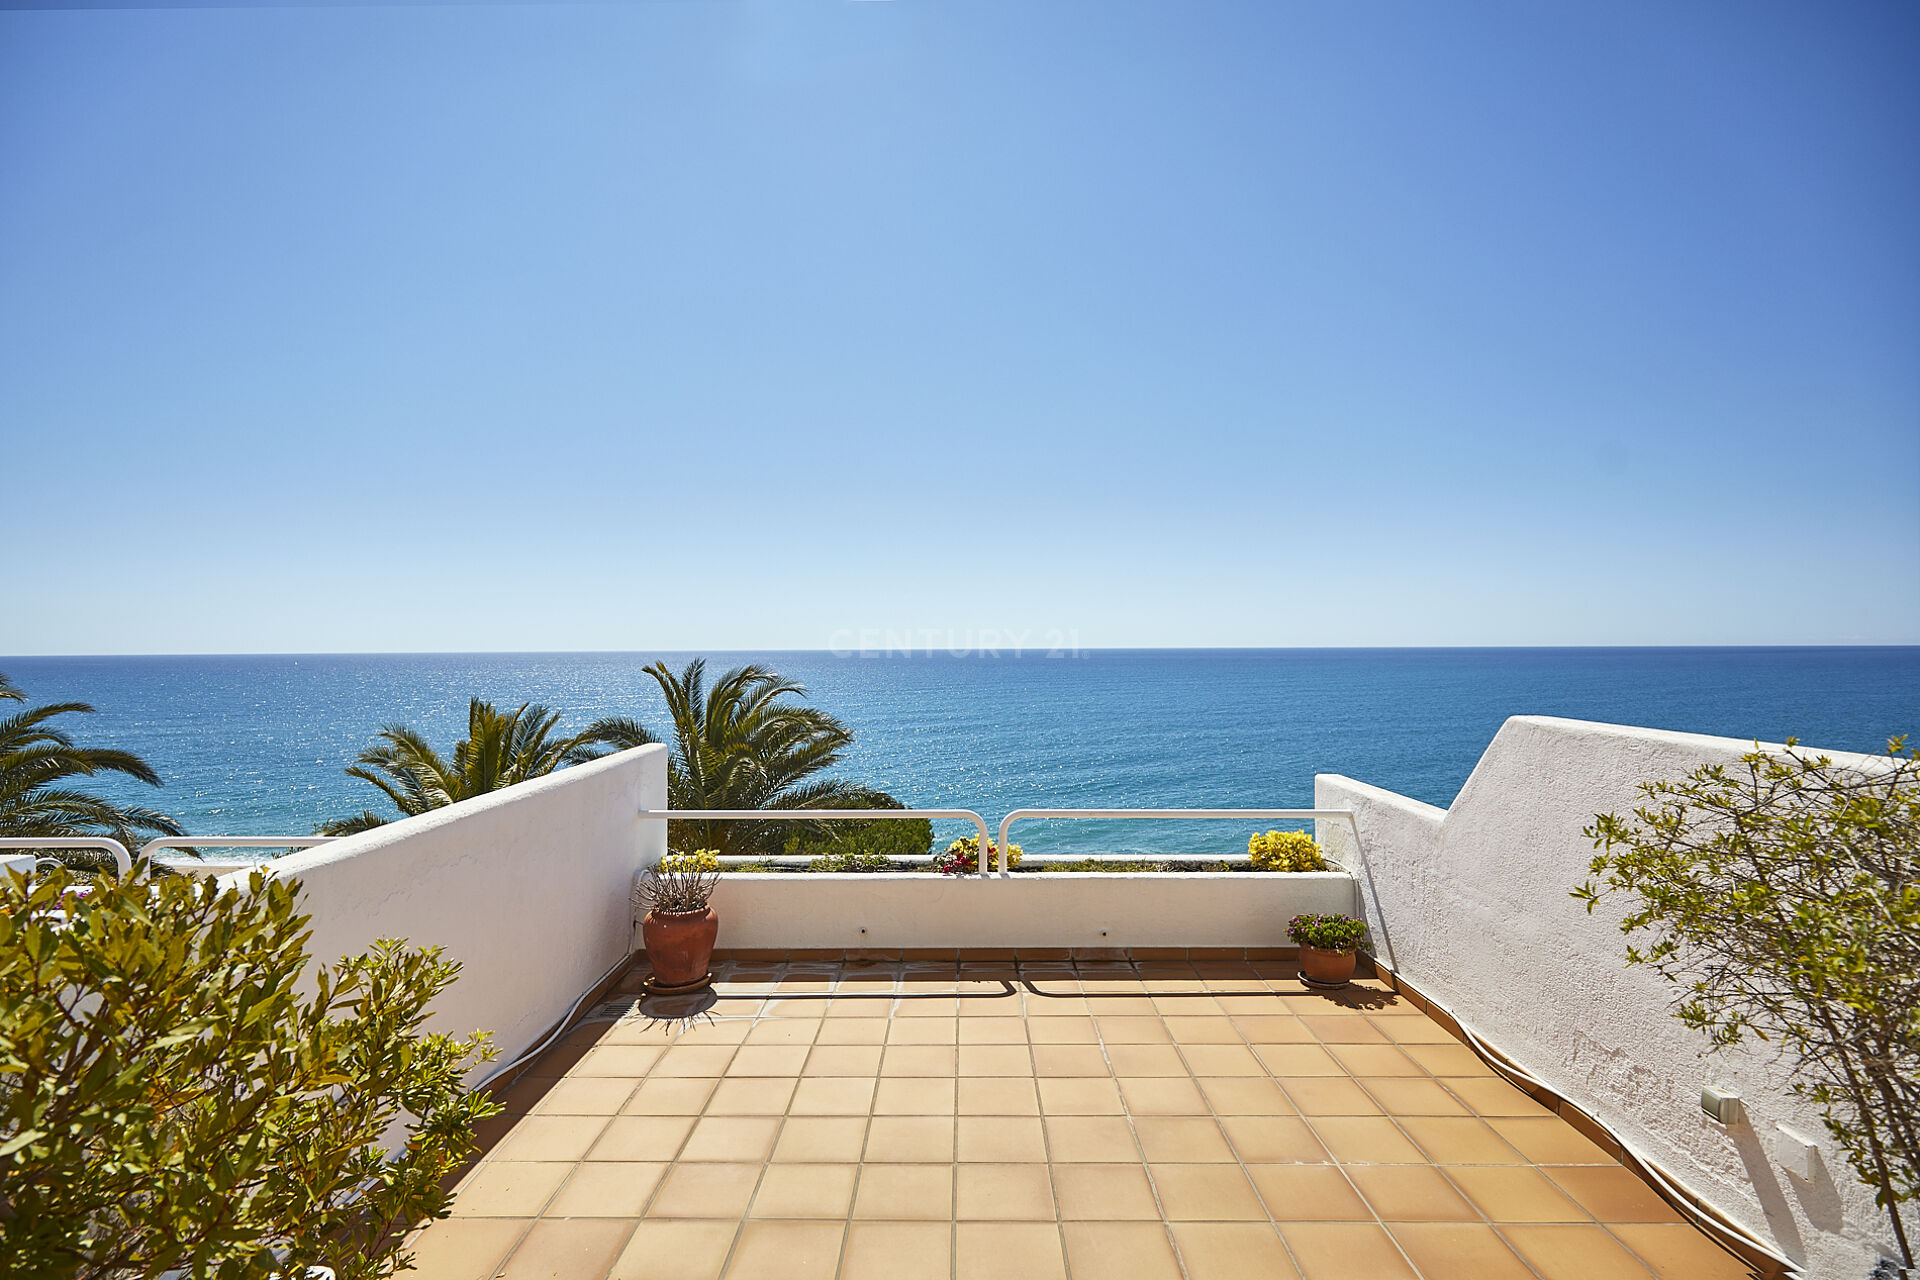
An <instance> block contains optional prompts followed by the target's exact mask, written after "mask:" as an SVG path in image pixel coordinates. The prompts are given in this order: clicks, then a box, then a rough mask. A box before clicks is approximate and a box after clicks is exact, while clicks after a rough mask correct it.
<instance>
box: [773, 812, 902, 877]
mask: <svg viewBox="0 0 1920 1280" xmlns="http://www.w3.org/2000/svg"><path fill="white" fill-rule="evenodd" d="M875 807H876V808H888V807H890V806H887V805H877V806H875ZM932 848H933V824H932V823H931V822H928V821H927V820H926V819H925V818H877V819H872V820H870V821H867V822H860V821H857V820H856V821H852V822H836V823H832V824H831V825H829V826H827V828H826V829H825V830H807V829H802V830H798V831H794V832H791V833H789V834H788V836H787V838H786V841H785V842H784V843H783V844H782V846H781V849H780V852H781V853H783V854H785V855H786V856H787V857H790V858H822V857H840V856H844V857H850V858H853V859H855V860H861V859H870V858H880V859H885V860H888V861H892V860H894V859H908V858H924V857H926V856H927V852H928V850H930V849H932ZM847 869H848V870H865V869H867V868H866V867H864V866H861V867H850V868H847ZM876 869H878V870H885V869H886V868H884V867H880V868H876Z"/></svg>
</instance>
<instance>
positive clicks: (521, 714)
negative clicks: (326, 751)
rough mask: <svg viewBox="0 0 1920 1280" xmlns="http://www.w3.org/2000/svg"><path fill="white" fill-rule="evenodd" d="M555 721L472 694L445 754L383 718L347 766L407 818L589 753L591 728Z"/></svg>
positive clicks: (329, 831)
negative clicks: (561, 730)
mask: <svg viewBox="0 0 1920 1280" xmlns="http://www.w3.org/2000/svg"><path fill="white" fill-rule="evenodd" d="M559 724H560V713H559V712H558V711H549V710H548V709H547V708H545V707H543V706H540V705H539V704H537V703H532V702H527V703H522V704H521V705H520V706H519V707H517V708H515V709H514V710H512V711H501V710H500V709H499V708H497V707H495V706H494V705H493V704H492V703H491V702H482V701H481V700H480V699H478V698H474V699H472V700H471V701H469V702H468V704H467V736H466V737H464V738H462V739H460V740H459V741H458V742H456V743H454V744H453V756H452V758H451V759H449V758H447V757H444V756H442V755H441V754H440V753H439V752H437V751H435V750H434V749H433V747H432V746H431V745H430V744H429V743H428V742H427V740H426V738H425V737H423V736H422V735H421V734H420V732H419V731H418V730H416V729H409V728H408V727H407V726H406V725H403V724H390V725H388V726H386V727H385V728H384V729H382V730H381V731H380V735H379V736H380V741H379V742H378V743H377V744H376V745H374V746H371V747H368V748H367V749H366V750H365V751H362V752H361V753H360V755H359V757H358V758H357V761H356V763H354V764H352V765H350V766H348V768H347V772H348V773H349V774H351V775H352V776H353V777H356V778H359V779H361V780H362V781H365V782H369V783H372V784H373V785H374V786H375V787H378V788H379V789H380V791H381V793H382V794H383V795H385V796H386V798H387V799H388V800H390V801H391V802H392V803H393V807H394V808H395V809H398V810H399V811H400V816H401V817H403V818H411V817H413V816H415V815H416V814H422V813H427V812H429V811H431V810H434V809H440V808H444V807H446V806H447V805H450V804H454V803H456V802H458V801H461V800H467V799H471V798H472V797H474V796H480V795H485V794H487V793H488V792H490V791H498V790H500V789H501V788H502V787H510V786H512V785H513V784H515V783H517V782H525V781H527V780H528V779H529V778H538V777H542V776H544V775H546V774H549V773H552V772H553V771H554V770H555V769H558V768H561V767H563V766H565V765H569V764H577V763H579V762H580V761H582V760H587V759H591V758H592V757H593V748H594V746H595V745H596V744H597V743H598V742H599V741H600V739H599V738H598V737H597V736H595V734H594V733H593V731H592V730H588V731H587V732H585V733H576V734H573V735H571V736H564V735H560V734H558V733H556V732H555V730H556V729H557V728H558V726H559ZM391 820H392V819H390V818H388V817H384V816H382V815H381V814H378V813H375V812H374V811H373V810H371V809H367V810H363V811H362V812H360V813H357V814H354V815H353V816H352V817H348V818H339V819H336V820H335V821H333V822H329V823H326V824H325V825H323V826H322V827H321V828H320V834H321V835H328V836H350V835H353V834H354V833H355V832H358V831H369V830H372V829H373V828H374V827H378V826H382V825H384V824H386V823H387V822H389V821H391Z"/></svg>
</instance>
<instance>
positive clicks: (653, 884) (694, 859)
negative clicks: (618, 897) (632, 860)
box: [633, 849, 720, 916]
mask: <svg viewBox="0 0 1920 1280" xmlns="http://www.w3.org/2000/svg"><path fill="white" fill-rule="evenodd" d="M719 883H720V856H719V855H718V854H716V853H715V852H714V851H713V850H712V849H695V850H694V851H693V852H691V853H669V854H668V855H667V856H666V857H664V858H662V859H660V861H659V862H658V863H656V864H655V865H654V868H653V870H652V871H651V872H650V873H648V875H647V877H646V878H645V879H643V880H642V881H641V882H640V883H639V884H637V885H635V886H634V888H633V905H634V906H635V907H636V908H638V909H639V910H640V911H641V912H642V913H645V912H648V911H658V912H659V913H660V914H661V915H663V916H676V915H686V914H688V913H689V912H695V911H705V910H706V909H707V903H708V902H710V901H711V900H712V898H713V891H714V888H715V886H717V885H718V884H719Z"/></svg>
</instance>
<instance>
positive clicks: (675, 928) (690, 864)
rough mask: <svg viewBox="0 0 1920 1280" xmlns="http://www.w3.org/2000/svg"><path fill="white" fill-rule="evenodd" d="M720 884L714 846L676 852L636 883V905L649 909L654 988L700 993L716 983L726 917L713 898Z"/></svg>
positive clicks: (646, 931)
mask: <svg viewBox="0 0 1920 1280" xmlns="http://www.w3.org/2000/svg"><path fill="white" fill-rule="evenodd" d="M719 883H720V859H719V857H718V856H717V855H716V854H715V853H714V852H713V850H711V849H696V850H694V851H693V852H692V853H670V854H668V855H667V856H666V857H664V858H662V859H660V862H659V864H658V865H656V866H655V867H654V868H653V870H652V872H650V873H649V874H648V875H647V877H646V878H645V879H643V880H642V881H641V882H640V883H639V884H637V885H635V886H634V890H633V897H634V904H635V905H636V906H637V907H639V908H640V909H641V910H643V911H645V912H646V915H645V916H643V917H642V918H641V920H640V940H641V943H642V944H643V945H644V946H645V947H646V949H647V963H648V964H649V965H651V966H652V967H653V976H652V977H650V978H648V979H647V987H648V989H649V990H652V991H656V992H675V991H695V990H698V989H699V988H701V987H704V986H706V985H708V984H709V983H710V982H712V981H713V973H712V971H711V969H710V967H709V966H710V964H711V962H712V960H713V941H714V939H715V938H716V937H718V936H719V933H720V917H719V916H717V915H715V914H714V911H713V907H712V906H711V905H710V900H711V899H712V897H713V890H714V886H715V885H717V884H719Z"/></svg>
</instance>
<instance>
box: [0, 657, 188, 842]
mask: <svg viewBox="0 0 1920 1280" xmlns="http://www.w3.org/2000/svg"><path fill="white" fill-rule="evenodd" d="M26 700H27V695H26V694H25V693H24V692H23V691H22V690H21V688H20V686H19V685H17V684H15V683H14V682H13V681H11V680H9V679H8V678H7V677H6V676H5V675H4V674H0V702H25V701H26ZM69 714H72V715H92V714H93V708H92V707H90V706H88V705H87V704H86V703H84V702H51V703H48V704H47V705H46V706H44V707H29V708H27V709H26V710H23V711H18V712H15V713H14V714H12V715H10V716H5V717H0V836H17V837H48V836H108V837H111V838H112V839H115V840H118V841H119V842H120V843H121V844H123V845H125V846H127V848H128V849H129V850H137V849H138V848H139V847H140V845H141V844H142V843H143V842H144V840H145V839H148V838H151V837H152V836H154V835H166V836H179V835H185V834H186V832H185V831H184V830H183V829H182V828H181V826H180V824H179V823H177V822H175V821H174V820H173V819H172V818H169V817H168V816H167V815H166V814H164V813H160V812H158V811H156V810H153V809H146V808H142V807H141V806H139V805H130V804H117V803H115V802H114V801H111V800H104V799H102V798H100V797H99V796H96V795H91V794H89V793H88V792H86V791H84V790H82V789H80V788H78V787H76V786H74V785H72V784H73V782H74V781H75V780H76V779H80V778H90V777H93V776H95V775H96V774H104V773H118V774H123V775H125V776H126V777H129V778H135V779H138V780H139V781H141V782H144V783H146V784H147V785H148V786H150V787H157V786H159V785H160V775H159V774H157V773H155V772H154V771H153V768H152V766H150V765H148V764H147V762H146V761H145V760H142V759H141V758H140V757H139V756H137V755H135V754H133V753H132V752H131V751H115V750H112V749H110V748H105V747H81V746H76V745H75V744H74V741H73V739H72V738H71V737H69V736H68V735H67V734H66V733H65V732H64V731H63V730H60V729H57V728H55V727H54V726H53V723H52V722H53V720H54V719H55V718H56V717H58V716H64V715H69ZM53 856H55V857H58V858H59V859H60V860H61V861H62V862H65V863H67V864H68V865H69V866H74V867H79V868H83V869H87V870H99V869H100V868H102V867H103V866H108V865H111V864H112V858H111V857H110V856H109V855H107V854H105V853H101V852H98V851H96V850H91V849H62V850H59V851H57V852H55V853H54V854H53Z"/></svg>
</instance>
